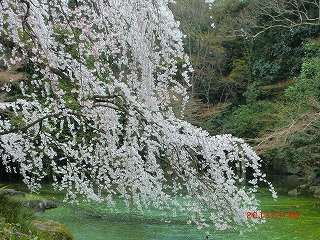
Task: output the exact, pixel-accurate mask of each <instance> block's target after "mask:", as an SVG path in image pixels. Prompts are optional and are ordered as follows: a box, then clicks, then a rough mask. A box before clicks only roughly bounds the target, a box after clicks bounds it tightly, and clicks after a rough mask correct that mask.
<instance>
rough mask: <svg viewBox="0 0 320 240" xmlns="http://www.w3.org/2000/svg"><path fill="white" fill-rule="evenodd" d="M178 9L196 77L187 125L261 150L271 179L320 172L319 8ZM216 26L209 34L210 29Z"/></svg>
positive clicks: (220, 4) (196, 3)
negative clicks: (278, 175)
mask: <svg viewBox="0 0 320 240" xmlns="http://www.w3.org/2000/svg"><path fill="white" fill-rule="evenodd" d="M177 2H178V3H179V4H176V5H174V6H172V9H173V11H174V13H175V16H176V18H177V19H178V20H179V21H180V22H181V28H182V30H183V32H184V33H185V34H186V37H185V39H184V44H185V49H186V52H187V53H188V55H189V57H190V59H191V63H192V65H193V67H194V72H193V74H192V76H191V80H192V81H191V82H192V87H191V88H190V93H191V94H192V96H193V99H192V101H191V102H190V105H189V108H188V111H187V118H189V121H191V122H193V123H194V124H196V125H199V126H201V127H203V128H205V129H207V130H208V131H209V132H210V133H211V134H221V133H232V134H234V135H236V136H239V137H243V138H245V139H246V140H247V141H248V142H250V143H251V144H253V145H255V150H256V151H257V152H258V153H259V154H260V155H262V156H263V159H264V161H265V163H266V166H267V167H268V168H269V170H270V171H271V172H274V173H276V172H281V173H290V172H294V173H297V172H298V173H299V174H300V175H301V176H304V177H305V176H307V177H306V178H308V179H307V180H308V181H309V182H312V181H316V179H317V175H318V174H319V172H320V168H319V165H320V164H319V163H320V160H319V159H320V141H319V140H320V131H319V127H320V121H319V117H320V115H319V109H320V103H319V101H320V99H319V98H320V39H319V34H320V15H319V10H320V7H319V2H318V1H303V0H287V1H276V0H267V1H256V0H245V1H239V0H217V1H215V2H214V4H213V5H212V8H211V9H207V6H206V5H205V4H204V3H203V1H201V0H188V1H186V0H179V1H177ZM210 25H211V27H210Z"/></svg>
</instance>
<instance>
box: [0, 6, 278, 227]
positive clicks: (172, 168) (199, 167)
mask: <svg viewBox="0 0 320 240" xmlns="http://www.w3.org/2000/svg"><path fill="white" fill-rule="evenodd" d="M169 2H170V1H168V0H157V1H151V0H126V1H119V0H109V1H87V0H79V1H75V2H74V3H73V4H72V3H71V1H70V2H69V1H61V0H50V1H48V0H41V1H40V0H32V1H28V0H24V1H22V0H20V1H18V0H2V1H0V33H1V38H0V50H1V49H6V51H10V54H9V56H8V54H3V55H2V57H1V61H2V62H3V63H5V64H6V65H7V67H8V68H10V67H11V66H12V64H17V63H18V64H19V63H20V64H28V65H29V66H32V72H31V74H30V76H29V77H28V80H27V81H23V82H21V84H20V87H21V92H22V94H21V96H20V97H19V99H17V100H16V101H15V102H12V103H10V104H4V103H3V104H1V105H0V110H1V114H0V157H1V159H2V164H3V165H5V166H7V170H8V171H19V172H20V173H21V175H22V176H23V179H24V182H25V183H26V184H27V185H28V187H29V188H30V189H31V190H32V191H37V190H39V189H40V188H41V181H42V180H43V179H44V178H45V177H47V176H48V175H49V176H50V177H51V178H52V179H53V181H54V183H53V184H54V186H55V188H56V189H58V190H61V191H62V190H64V191H66V192H67V194H66V200H70V201H75V202H76V201H78V198H79V195H82V196H84V197H85V198H86V199H87V200H95V201H99V202H106V203H107V204H109V205H110V206H113V205H114V204H115V201H114V196H120V197H121V198H123V200H124V201H125V202H126V204H127V205H128V207H130V206H131V205H134V206H135V207H137V208H141V209H142V208H146V207H148V206H156V207H158V208H159V209H161V210H162V211H163V213H164V214H169V213H171V212H172V210H173V212H176V211H177V210H179V211H187V212H189V213H190V222H195V223H197V224H198V225H199V226H207V225H212V224H213V225H214V226H215V227H216V228H219V229H225V228H228V227H230V226H232V224H234V223H236V224H247V225H251V224H253V222H252V221H248V220H247V219H246V217H245V214H244V213H246V212H248V211H258V209H257V208H258V203H259V202H258V200H257V199H256V198H255V194H254V193H255V192H256V190H257V184H258V182H259V181H262V182H267V181H266V179H265V175H264V174H262V172H261V171H260V166H261V164H260V159H259V157H258V156H257V155H256V154H255V153H254V152H253V150H252V149H251V148H250V147H249V146H248V145H247V144H246V143H244V141H243V140H241V139H238V138H235V137H233V136H231V135H221V136H220V135H219V136H210V135H209V134H208V133H207V132H206V131H204V130H202V129H199V128H197V127H195V126H192V125H191V124H189V123H187V122H185V121H183V120H181V119H179V118H178V117H177V115H178V114H177V113H176V112H174V111H173V104H174V103H175V102H176V101H180V104H181V105H182V107H181V109H182V111H183V106H184V105H185V104H186V102H187V99H188V96H187V87H188V85H189V83H188V72H189V71H190V69H191V67H190V65H189V62H188V59H187V57H186V56H185V54H184V53H183V44H182V38H183V34H182V33H181V32H180V30H179V24H178V22H176V21H175V20H174V16H173V14H172V12H171V11H170V9H169V7H168V3H169ZM209 2H210V1H209ZM181 63H182V64H181ZM178 76H180V77H178ZM4 109H5V110H6V111H7V112H10V114H6V113H5V111H2V110H4ZM239 164H241V165H242V166H244V167H242V170H241V171H242V172H245V171H246V170H248V169H250V171H251V172H252V175H253V177H252V179H251V181H250V182H249V185H248V186H244V185H243V184H241V182H242V181H243V178H241V176H239V174H237V172H236V171H235V168H236V167H235V166H238V165H239ZM270 191H271V192H272V193H273V194H274V196H275V192H274V190H273V188H272V186H271V185H270Z"/></svg>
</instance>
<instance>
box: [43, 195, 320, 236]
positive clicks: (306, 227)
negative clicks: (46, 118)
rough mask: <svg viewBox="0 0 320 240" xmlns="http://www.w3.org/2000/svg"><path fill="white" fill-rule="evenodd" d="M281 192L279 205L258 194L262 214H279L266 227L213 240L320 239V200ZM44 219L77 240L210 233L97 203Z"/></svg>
mask: <svg viewBox="0 0 320 240" xmlns="http://www.w3.org/2000/svg"><path fill="white" fill-rule="evenodd" d="M278 190H279V193H280V194H279V198H278V199H277V201H274V200H273V199H272V198H271V197H270V193H268V191H267V190H262V191H261V192H260V193H259V194H258V195H259V196H258V198H259V199H260V200H261V209H262V211H263V212H269V213H270V214H271V213H272V212H274V213H275V215H274V217H273V218H269V219H267V221H266V223H264V224H261V225H258V226H257V227H255V228H254V229H251V230H249V231H245V232H244V234H243V235H239V231H235V230H228V231H222V232H221V231H212V229H211V231H212V232H211V235H210V237H209V239H214V240H217V239H299V240H300V239H302V240H303V239H306V240H313V239H314V240H318V239H320V237H319V236H320V199H316V198H311V197H301V196H299V197H297V198H292V197H289V196H287V195H286V194H285V193H286V192H287V191H286V190H284V191H282V189H278ZM278 212H279V213H283V212H299V215H300V217H299V219H295V218H292V219H289V218H288V217H286V218H283V217H282V218H278V217H277V214H276V213H278ZM281 216H283V214H282V215H281ZM286 216H288V215H286ZM43 217H47V218H50V219H53V220H56V221H59V222H61V223H63V224H65V225H66V227H68V228H69V229H70V230H71V232H72V233H73V235H74V237H75V240H82V239H83V240H87V239H90V240H109V239H110V240H142V239H148V240H171V239H172V240H189V239H190V240H198V239H199V240H200V239H201V240H203V239H205V236H206V233H205V232H206V231H208V229H206V230H198V229H197V227H196V226H194V225H187V224H186V221H185V218H184V217H181V216H180V218H178V219H176V220H175V221H173V222H172V223H165V222H164V221H161V219H160V217H159V212H158V211H156V210H148V211H146V212H144V213H139V212H128V210H127V209H126V208H125V207H124V206H123V207H121V206H120V207H119V208H118V210H117V211H114V210H111V209H107V208H105V207H104V206H103V205H101V204H94V203H90V204H88V203H86V204H81V205H80V206H78V207H76V206H73V205H65V206H60V207H59V208H57V209H52V210H49V211H47V212H46V213H45V216H43Z"/></svg>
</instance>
